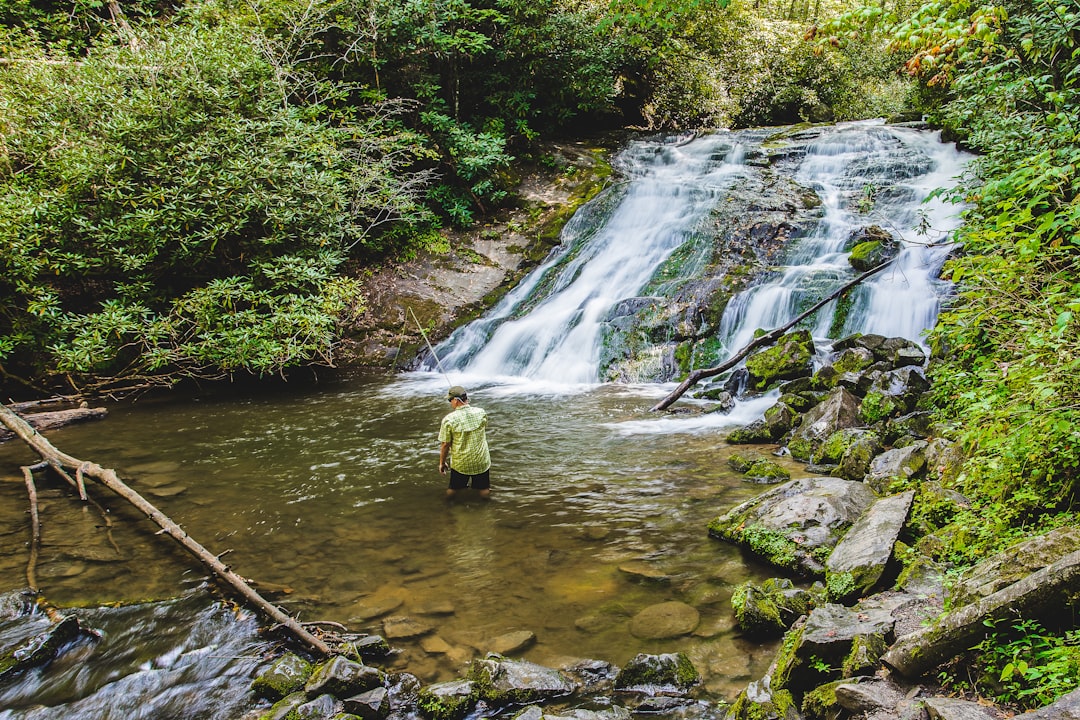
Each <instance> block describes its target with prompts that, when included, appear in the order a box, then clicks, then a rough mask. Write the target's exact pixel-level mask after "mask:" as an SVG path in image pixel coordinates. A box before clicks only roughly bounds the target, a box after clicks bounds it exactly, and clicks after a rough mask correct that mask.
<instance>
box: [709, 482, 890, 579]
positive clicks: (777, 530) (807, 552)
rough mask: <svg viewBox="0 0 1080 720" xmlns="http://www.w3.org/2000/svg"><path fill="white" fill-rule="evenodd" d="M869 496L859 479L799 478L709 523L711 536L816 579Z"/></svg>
mask: <svg viewBox="0 0 1080 720" xmlns="http://www.w3.org/2000/svg"><path fill="white" fill-rule="evenodd" d="M873 500H874V494H873V492H872V491H871V490H870V488H869V487H867V486H866V485H864V484H863V483H859V482H852V481H849V480H843V479H841V478H835V477H816V478H800V479H797V480H791V481H789V482H786V483H784V484H782V485H778V486H777V487H775V488H772V489H771V490H769V491H767V492H764V493H762V494H761V495H758V496H757V497H755V498H752V499H750V500H747V501H746V502H744V503H742V504H740V505H738V506H736V507H734V508H732V509H731V510H729V511H727V512H726V513H724V514H723V515H721V516H720V517H718V518H716V519H715V520H713V521H712V522H711V523H709V534H710V535H711V536H713V537H717V538H721V539H724V540H727V541H729V542H733V543H735V544H737V545H740V546H743V547H745V548H747V549H749V550H751V551H752V552H754V553H756V554H757V555H759V556H760V557H761V558H762V559H764V560H766V561H767V562H769V563H771V564H773V565H775V566H777V567H781V568H784V569H787V570H791V571H794V572H797V573H801V574H804V575H807V576H811V577H819V576H821V575H823V574H824V565H823V563H824V560H825V558H826V557H828V555H829V553H830V552H831V551H832V548H833V546H834V545H835V544H836V541H837V540H838V539H839V538H840V536H841V535H842V534H843V532H844V531H845V530H846V529H847V528H848V527H849V526H850V525H851V524H852V523H853V522H855V520H856V519H857V518H858V517H859V516H861V515H862V513H863V512H864V511H865V510H866V508H867V507H869V506H870V504H871V503H872V502H873Z"/></svg>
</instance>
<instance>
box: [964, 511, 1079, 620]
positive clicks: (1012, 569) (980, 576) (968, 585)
mask: <svg viewBox="0 0 1080 720" xmlns="http://www.w3.org/2000/svg"><path fill="white" fill-rule="evenodd" d="M1076 550H1080V528H1076V527H1062V528H1057V529H1056V530H1052V531H1050V532H1048V533H1046V534H1045V535H1039V536H1037V537H1033V538H1029V539H1027V540H1024V541H1023V542H1020V543H1017V544H1016V545H1013V546H1011V547H1009V548H1007V549H1006V550H1004V551H1002V552H1001V553H998V554H997V555H994V556H993V557H990V558H987V559H986V560H983V561H982V562H980V563H978V564H977V565H975V566H974V567H971V568H969V569H967V570H965V571H964V572H963V573H962V574H961V575H960V578H959V579H958V580H957V582H956V583H955V584H954V585H953V586H952V587H951V588H950V590H949V598H950V600H951V604H952V607H953V608H959V607H962V606H964V605H967V604H969V603H972V602H975V601H977V600H981V599H982V598H984V597H986V596H987V595H990V594H992V593H995V592H997V591H998V590H1001V589H1002V588H1004V587H1006V586H1008V585H1012V584H1013V583H1015V582H1017V581H1018V580H1021V579H1023V578H1025V577H1027V576H1028V575H1030V574H1031V573H1033V572H1035V571H1036V570H1040V569H1042V568H1044V567H1046V566H1047V565H1051V564H1053V563H1054V562H1056V561H1057V560H1060V559H1061V558H1063V557H1065V556H1066V555H1068V554H1069V553H1071V552H1074V551H1076Z"/></svg>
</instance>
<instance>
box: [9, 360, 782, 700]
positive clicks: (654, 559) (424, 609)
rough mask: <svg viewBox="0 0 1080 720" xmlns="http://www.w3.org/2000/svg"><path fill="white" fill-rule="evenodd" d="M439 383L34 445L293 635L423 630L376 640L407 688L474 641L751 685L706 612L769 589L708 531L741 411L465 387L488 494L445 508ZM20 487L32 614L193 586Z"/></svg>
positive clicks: (381, 386)
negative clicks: (32, 557)
mask: <svg viewBox="0 0 1080 720" xmlns="http://www.w3.org/2000/svg"><path fill="white" fill-rule="evenodd" d="M445 391H446V383H445V381H444V380H443V379H442V378H441V377H440V376H438V375H432V374H417V375H413V376H406V377H399V378H389V377H382V378H378V377H355V378H351V379H343V380H341V381H340V382H337V383H335V384H333V385H332V386H329V387H321V388H293V387H286V388H284V390H283V391H282V392H280V393H277V394H275V395H274V396H273V397H266V396H259V397H243V396H230V397H219V398H216V399H210V398H202V399H188V400H172V401H169V402H150V401H146V402H139V403H136V404H135V405H133V406H121V407H116V408H113V409H112V412H111V414H110V416H109V417H108V418H107V419H106V420H104V421H101V422H97V423H93V424H86V425H82V426H72V427H69V428H67V429H64V430H61V431H58V432H55V433H52V434H50V439H51V441H52V442H53V443H54V444H56V445H57V446H58V447H59V448H60V449H62V450H63V451H65V452H67V453H69V454H72V455H75V456H76V457H79V458H82V459H87V460H93V461H94V462H97V463H99V464H101V465H104V466H106V467H114V468H116V469H117V470H118V471H120V473H121V475H122V476H124V477H126V478H129V479H130V484H131V486H132V487H133V488H135V489H136V490H137V491H139V492H140V493H142V494H144V495H145V496H146V497H147V498H148V499H150V500H151V501H152V502H153V503H155V504H156V505H157V506H158V507H159V508H160V509H161V510H162V511H164V512H165V513H166V514H167V515H169V516H170V517H171V518H173V519H174V520H175V521H177V522H178V523H180V524H181V525H182V526H183V527H184V529H185V530H186V531H187V532H188V533H189V534H191V535H192V536H193V537H194V538H196V539H197V540H199V541H200V542H201V543H203V544H204V545H205V546H206V547H207V548H208V549H210V550H211V551H212V552H215V553H221V552H226V551H228V555H226V556H225V557H226V560H227V562H229V563H231V566H232V568H233V569H234V570H235V571H237V572H238V573H240V574H241V575H242V576H244V577H246V578H250V579H253V580H254V581H256V583H257V585H258V586H259V587H260V588H261V589H262V590H263V591H264V592H265V593H266V594H267V595H268V597H270V598H271V599H273V600H275V601H277V602H279V603H280V604H281V605H283V606H284V607H285V608H286V609H288V610H289V611H291V612H292V613H294V614H296V615H298V616H299V617H300V618H301V619H302V620H330V621H335V622H340V623H344V624H346V625H348V626H349V627H350V629H355V630H362V631H369V632H373V633H382V632H383V631H384V625H383V622H384V621H385V620H386V619H387V618H392V617H402V616H404V617H410V618H413V619H415V620H418V621H420V622H421V623H422V624H424V625H427V626H430V627H431V629H432V632H431V633H430V634H427V635H424V636H419V637H411V638H409V637H400V638H390V642H391V644H392V645H393V646H394V647H395V648H397V649H399V650H400V651H401V652H400V653H399V654H398V655H396V656H395V657H394V658H393V659H392V660H391V661H390V662H389V663H388V665H387V667H388V668H395V669H402V670H408V671H409V672H412V673H414V674H416V675H418V676H419V677H420V678H421V679H422V680H424V681H426V682H430V681H435V680H444V679H450V678H453V677H458V676H459V675H460V674H461V672H462V671H463V669H464V668H465V666H466V665H467V663H468V661H469V659H471V658H472V657H474V656H476V655H478V654H483V653H484V652H486V650H487V649H488V648H489V647H490V643H491V641H492V640H493V639H495V638H497V637H499V636H501V635H505V634H507V633H509V632H512V631H518V630H528V631H531V632H533V633H534V634H535V635H536V643H535V645H534V646H532V647H531V648H529V649H527V650H526V651H524V653H523V656H524V657H527V658H528V659H530V660H533V661H535V662H539V663H543V664H549V665H555V666H558V665H560V664H562V663H564V662H565V661H567V660H568V659H573V658H594V659H600V660H608V661H611V662H613V663H616V664H621V663H625V662H626V661H627V660H629V659H630V658H631V657H633V655H634V654H636V653H638V652H670V651H675V650H684V651H686V652H687V653H688V654H689V655H690V657H691V658H692V659H693V660H694V662H695V664H696V665H697V666H698V668H699V669H700V670H701V672H702V673H703V674H704V675H705V676H706V683H705V686H706V689H707V690H708V691H709V693H711V694H715V695H716V696H717V697H728V696H733V695H734V693H736V692H737V691H738V689H741V685H745V683H746V681H747V680H748V679H750V678H751V677H752V676H755V675H760V674H761V672H762V671H763V670H764V666H765V665H766V664H767V662H768V660H769V657H770V648H769V647H767V646H762V645H761V644H759V643H756V642H750V641H747V640H744V639H742V638H740V637H739V636H738V634H737V633H736V632H735V630H734V629H733V627H732V626H733V622H732V617H731V607H730V604H728V603H727V600H728V599H729V597H730V593H731V589H732V587H733V586H734V585H735V584H737V583H739V582H742V581H743V580H746V579H748V578H758V579H763V578H765V577H768V576H770V574H771V573H769V571H768V570H766V569H765V568H763V567H759V566H757V565H755V564H753V563H748V562H747V561H746V560H745V559H744V558H743V556H742V554H741V553H740V552H739V551H738V550H736V549H735V548H733V547H731V546H729V545H726V544H724V543H722V542H718V541H716V540H712V539H710V538H709V537H708V536H707V531H706V524H707V523H708V521H709V520H711V519H712V518H713V517H715V516H716V515H717V514H718V513H720V512H721V511H723V510H724V509H726V508H729V507H731V506H733V505H734V504H736V503H738V502H740V501H741V500H743V499H745V498H747V497H750V496H751V495H753V494H755V493H757V492H759V491H760V489H761V487H760V486H757V485H752V484H749V483H747V482H746V481H744V480H742V479H741V478H740V477H739V476H738V475H736V474H735V473H734V472H732V471H731V470H730V469H729V468H728V467H727V464H726V462H725V458H726V457H727V456H728V454H729V453H730V449H729V448H728V447H726V446H725V445H724V443H723V442H722V441H721V440H720V439H719V437H720V436H719V434H718V433H717V432H715V426H716V425H717V424H718V423H720V422H726V423H731V422H736V421H738V418H730V417H728V418H726V419H722V418H721V417H720V416H702V417H701V418H700V420H699V421H697V422H694V421H687V420H686V419H685V418H683V419H682V420H681V421H679V422H671V421H669V420H670V419H668V420H664V419H659V418H658V417H657V416H655V415H653V414H649V412H648V408H649V406H650V405H651V404H652V403H654V402H655V401H656V399H658V398H659V397H660V396H661V394H662V391H661V390H660V389H658V388H656V387H628V386H599V387H594V388H591V389H587V390H584V391H576V392H572V393H571V392H569V391H566V390H563V391H560V392H556V391H554V390H552V391H546V390H545V389H544V388H543V387H539V386H532V385H520V386H518V385H501V386H489V387H476V388H473V397H472V399H473V402H474V404H476V405H479V406H482V407H484V408H485V409H486V410H487V411H488V413H489V415H490V426H491V430H490V441H491V445H492V456H493V469H492V474H493V488H494V489H493V494H492V499H491V500H490V501H482V500H480V499H479V498H475V497H469V496H467V495H466V496H464V497H462V498H461V499H455V500H454V501H453V502H450V503H448V502H447V501H446V500H445V499H444V497H443V495H444V488H445V479H444V478H443V477H442V476H440V475H439V474H438V471H437V465H438V449H437V445H438V443H437V439H436V435H437V430H438V422H439V419H440V418H441V417H442V415H443V414H444V413H445V412H447V411H448V410H449V405H448V404H447V402H446V400H445ZM746 411H747V412H748V413H749V412H753V408H747V410H746ZM32 460H33V458H32V457H30V456H29V453H28V451H25V450H24V449H23V448H21V447H19V446H16V445H12V444H7V445H4V446H0V478H2V480H3V482H0V494H2V495H0V497H2V501H0V523H2V527H3V528H5V532H6V536H7V537H6V540H5V542H6V545H7V547H9V548H19V547H24V546H25V545H24V543H26V541H27V540H28V539H29V523H28V518H27V513H26V510H27V507H28V505H27V497H26V489H25V487H24V485H23V481H22V477H21V475H20V474H19V471H18V466H19V464H21V463H27V462H31V461H32ZM40 492H41V495H42V498H41V502H40V511H41V515H42V523H43V538H42V539H43V545H42V551H41V557H40V559H39V562H38V565H37V577H38V582H39V585H40V586H41V588H42V590H43V591H44V593H45V595H46V596H47V597H48V599H49V600H50V601H51V602H53V603H56V604H58V605H62V606H68V605H101V604H108V603H127V602H133V601H140V600H147V599H159V598H167V597H172V596H173V595H175V594H176V593H177V592H178V591H179V590H181V589H184V588H191V587H193V586H195V585H198V584H199V582H200V581H201V579H202V578H203V577H204V576H205V572H204V571H203V570H202V568H201V566H200V565H199V564H198V563H197V562H195V561H194V560H192V559H189V558H188V557H187V556H186V554H185V553H184V552H183V551H181V550H179V549H176V548H174V547H173V545H174V544H173V542H172V541H171V540H170V539H168V538H166V537H164V536H160V535H155V533H154V531H155V530H156V527H155V526H153V525H152V524H151V523H150V522H149V521H148V520H146V519H145V518H139V517H137V516H136V513H134V512H133V511H129V510H127V509H126V508H125V507H124V506H123V503H122V502H120V501H117V500H113V499H111V498H109V497H107V496H105V494H104V492H103V491H102V490H101V489H98V490H97V492H94V498H95V499H96V500H97V501H98V502H99V503H101V505H102V506H103V507H104V508H105V509H107V510H108V511H109V512H108V514H109V517H110V520H111V523H112V528H111V530H110V529H109V528H107V527H106V525H105V523H104V522H103V516H102V515H101V514H100V513H99V512H98V511H97V510H95V509H93V508H87V507H84V506H83V505H82V504H81V503H79V502H78V500H77V499H74V498H73V497H72V495H71V493H70V492H69V491H68V489H67V488H66V487H60V486H58V485H56V486H52V485H48V484H43V485H42V487H41V488H40ZM114 543H115V547H114V545H113V544H114ZM26 561H27V555H26V553H24V552H18V551H16V552H9V553H8V554H6V555H5V556H3V558H2V559H0V587H3V588H18V587H21V586H24V585H25V569H26ZM669 600H680V601H683V602H685V603H687V604H690V605H692V606H694V607H695V608H696V609H697V610H698V611H699V612H700V614H701V622H700V624H699V626H698V628H697V630H696V631H695V632H694V633H693V634H692V635H687V636H683V637H679V638H672V639H667V640H643V639H640V638H635V637H634V636H633V635H632V634H631V633H630V631H629V625H630V620H631V618H632V617H633V615H635V614H636V613H638V612H639V611H641V610H642V609H644V608H646V607H648V606H650V605H653V604H657V603H661V602H665V601H669ZM170 607H172V606H170ZM155 612H160V611H155ZM170 612H172V613H178V614H179V616H178V617H176V618H175V619H174V621H175V622H177V623H181V624H182V623H184V622H186V621H188V620H191V621H194V620H195V618H194V616H191V613H193V612H203V610H201V609H200V608H199V604H198V603H184V604H179V605H177V606H176V607H175V609H173V610H170ZM380 612H381V613H382V614H379V613H380ZM242 630H243V628H242V627H238V629H237V632H241V631H242ZM243 632H250V630H243ZM440 640H441V641H444V642H439V641H440ZM425 648H426V649H425ZM162 652H165V651H164V650H163V651H162ZM94 662H109V660H108V659H107V658H105V659H102V658H98V659H95V660H94ZM145 662H146V661H145V659H142V660H140V662H136V663H134V664H133V665H131V666H130V667H129V666H125V665H124V664H123V663H119V664H118V665H117V666H116V667H115V668H113V672H112V673H111V675H114V676H115V677H112V678H110V677H109V676H110V673H105V674H103V675H101V676H100V677H99V678H98V680H97V681H87V682H85V683H83V686H82V687H81V688H80V689H79V690H78V692H75V693H74V694H73V691H72V685H71V683H65V682H53V683H38V684H34V685H32V686H25V687H24V688H23V690H24V691H25V692H23V693H20V692H11V691H10V690H9V691H8V692H7V693H6V694H4V695H0V709H2V708H4V707H18V706H20V705H22V704H23V703H27V704H28V703H30V702H34V703H44V704H47V705H51V704H54V703H56V702H68V701H70V700H71V699H72V698H74V697H82V696H84V695H86V694H88V693H91V692H93V691H94V689H95V688H94V686H95V683H101V682H102V681H106V682H105V685H104V686H103V687H104V689H103V690H102V692H104V693H108V692H109V688H108V684H110V683H116V682H117V681H118V678H121V677H122V676H123V675H125V674H127V673H132V672H145V667H144V665H145ZM237 662H242V663H247V664H248V665H250V664H251V663H250V659H248V660H238V661H237ZM237 692H239V693H244V692H246V686H245V685H243V684H242V683H241V684H239V687H238V690H237ZM27 693H29V696H28V695H27ZM170 707H171V706H170ZM166 714H168V713H166ZM61 716H63V717H78V715H72V714H67V715H63V714H62V715H57V716H56V717H61ZM152 716H153V715H148V716H147V717H152ZM182 716H184V715H183V714H182V713H181V714H178V715H176V717H182ZM0 717H18V716H17V715H13V716H12V715H4V714H3V713H0ZM31 717H39V716H38V715H31ZM40 717H53V716H52V715H41V716H40ZM86 717H95V716H94V715H86ZM157 717H162V715H161V714H160V713H159V714H158V715H157ZM189 717H194V716H189ZM199 717H216V716H214V715H205V716H199Z"/></svg>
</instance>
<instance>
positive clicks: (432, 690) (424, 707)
mask: <svg viewBox="0 0 1080 720" xmlns="http://www.w3.org/2000/svg"><path fill="white" fill-rule="evenodd" d="M475 693H476V684H475V683H474V682H472V681H471V680H451V681H449V682H442V683H436V684H434V685H429V686H427V687H424V688H421V689H420V691H419V693H417V698H416V705H417V707H418V708H419V709H420V712H421V713H423V714H424V716H425V717H427V718H430V719H431V720H461V718H463V717H465V716H466V715H468V714H469V711H470V710H472V708H473V707H475V706H476V694H475Z"/></svg>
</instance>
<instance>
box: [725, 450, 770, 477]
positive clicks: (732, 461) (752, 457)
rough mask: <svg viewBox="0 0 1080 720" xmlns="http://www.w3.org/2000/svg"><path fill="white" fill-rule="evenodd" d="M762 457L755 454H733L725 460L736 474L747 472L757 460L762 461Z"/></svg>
mask: <svg viewBox="0 0 1080 720" xmlns="http://www.w3.org/2000/svg"><path fill="white" fill-rule="evenodd" d="M764 459H765V458H764V456H762V455H761V454H760V453H756V452H733V453H732V454H731V455H730V456H729V457H728V460H727V464H728V467H730V468H731V469H732V470H734V471H735V472H737V473H744V472H746V471H747V470H749V469H750V468H751V467H752V466H753V465H754V463H756V462H757V461H759V460H764Z"/></svg>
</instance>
